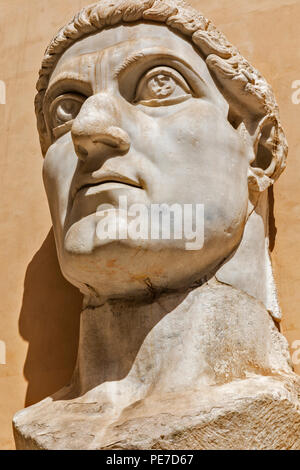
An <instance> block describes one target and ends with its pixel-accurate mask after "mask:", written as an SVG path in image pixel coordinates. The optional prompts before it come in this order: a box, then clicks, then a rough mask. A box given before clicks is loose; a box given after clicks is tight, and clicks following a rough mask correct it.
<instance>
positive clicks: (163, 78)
mask: <svg viewBox="0 0 300 470" xmlns="http://www.w3.org/2000/svg"><path fill="white" fill-rule="evenodd" d="M191 96H192V92H191V89H190V87H189V86H188V84H187V82H186V81H185V79H184V78H183V77H182V75H181V74H180V73H179V72H177V70H174V69H172V68H171V67H155V68H154V69H151V70H149V71H148V72H147V73H146V74H145V75H144V76H143V77H142V79H141V80H140V82H139V84H138V86H137V91H136V96H135V99H134V103H136V104H143V105H147V106H168V105H170V104H177V103H180V102H182V101H184V100H186V99H188V98H190V97H191Z"/></svg>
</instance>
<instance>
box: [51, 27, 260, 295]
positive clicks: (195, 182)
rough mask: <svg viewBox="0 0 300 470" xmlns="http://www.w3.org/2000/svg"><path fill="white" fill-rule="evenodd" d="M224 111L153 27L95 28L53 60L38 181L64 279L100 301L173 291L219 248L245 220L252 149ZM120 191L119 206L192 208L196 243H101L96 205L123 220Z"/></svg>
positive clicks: (189, 56)
mask: <svg viewBox="0 0 300 470" xmlns="http://www.w3.org/2000/svg"><path fill="white" fill-rule="evenodd" d="M228 109H229V106H228V103H227V102H226V100H225V99H224V97H223V95H222V93H221V92H220V91H219V90H218V88H217V86H216V85H215V83H214V80H213V78H212V77H211V75H210V73H209V71H208V68H207V66H206V64H205V61H204V60H203V59H202V58H201V56H200V54H199V53H198V52H197V51H196V50H195V49H194V47H193V45H192V44H191V43H190V42H189V41H187V40H186V39H183V38H182V37H181V36H179V35H176V34H175V33H174V32H171V31H170V30H169V29H168V28H167V27H166V26H164V25H150V24H149V25H147V24H138V25H133V26H123V25H121V26H117V27H115V28H111V29H106V30H104V31H102V32H100V33H97V34H95V35H93V36H90V37H87V38H84V39H82V40H80V41H78V42H77V43H76V44H75V45H73V46H72V47H70V48H69V49H68V50H67V51H66V52H65V53H64V54H63V55H62V57H61V59H60V60H59V62H58V64H57V66H56V68H55V70H54V72H53V74H52V76H51V80H50V83H49V86H48V90H47V93H46V97H45V104H44V114H45V118H46V122H47V126H48V127H49V129H50V130H51V132H52V134H53V142H52V145H51V146H50V147H49V149H48V151H47V154H46V157H45V163H44V182H45V187H46V191H47V195H48V199H49V204H50V209H51V214H52V219H53V226H54V233H55V238H56V243H57V250H58V256H59V260H60V264H61V267H62V271H63V273H64V275H65V276H66V277H67V278H68V279H69V280H70V281H71V282H72V283H73V284H75V285H77V286H78V287H80V288H81V290H82V291H83V292H89V289H90V287H91V288H92V289H93V290H96V291H97V293H98V294H100V295H104V296H118V295H120V296H122V295H130V294H133V295H136V294H137V293H142V292H144V291H147V290H148V289H149V288H150V289H155V288H159V289H160V288H178V287H183V286H184V285H189V284H190V283H191V282H194V281H196V280H197V279H199V278H201V277H203V275H205V273H207V272H208V270H209V269H211V268H213V267H215V266H217V265H219V264H220V263H222V262H223V261H224V260H225V259H226V257H228V256H229V255H230V254H231V252H232V251H233V249H234V248H235V247H236V246H237V244H238V243H239V241H240V240H241V237H242V233H243V228H244V224H245V219H246V216H247V210H248V187H247V170H248V166H249V154H251V156H252V153H251V151H250V150H249V147H248V144H247V143H246V141H245V139H244V138H243V134H242V132H241V130H240V129H238V130H237V129H235V128H234V127H233V126H232V125H231V124H230V123H229V121H228ZM120 196H124V197H126V200H127V203H128V206H130V205H131V204H135V203H138V204H143V205H145V207H150V206H151V205H152V204H163V203H165V204H168V205H172V204H175V203H178V204H181V205H183V204H193V205H195V204H204V211H205V212H204V214H205V216H204V235H205V240H204V245H203V247H202V248H201V249H199V250H196V251H190V250H187V249H186V248H185V245H184V243H182V242H180V241H178V240H172V239H171V240H164V241H163V242H161V241H159V240H151V239H149V240H144V241H139V240H136V239H133V238H130V237H129V238H127V239H124V240H118V241H110V242H107V240H102V239H101V238H99V237H98V236H97V226H98V223H99V220H100V218H101V207H103V205H105V204H110V205H111V206H112V207H113V208H114V210H113V211H112V212H111V214H112V217H114V218H115V219H116V220H117V221H118V223H121V224H122V223H125V222H124V220H125V219H124V220H123V221H122V220H121V219H122V218H123V217H124V214H123V213H122V211H120V210H119V198H120ZM99 211H100V212H99ZM102 215H103V212H102ZM120 220H121V222H120ZM88 286H90V287H88Z"/></svg>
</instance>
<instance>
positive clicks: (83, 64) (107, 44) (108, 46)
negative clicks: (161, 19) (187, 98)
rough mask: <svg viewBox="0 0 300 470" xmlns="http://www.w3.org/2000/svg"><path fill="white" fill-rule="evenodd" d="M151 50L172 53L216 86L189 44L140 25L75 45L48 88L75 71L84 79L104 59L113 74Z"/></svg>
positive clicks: (159, 29)
mask: <svg viewBox="0 0 300 470" xmlns="http://www.w3.org/2000/svg"><path fill="white" fill-rule="evenodd" d="M151 49H153V53H156V54H161V55H162V56H163V55H169V54H172V55H173V56H174V57H178V58H179V59H182V60H184V61H186V62H188V63H189V64H190V65H191V66H192V67H193V68H194V69H195V70H196V71H197V72H198V73H199V74H201V76H202V77H203V78H204V79H206V80H207V81H209V82H211V84H213V81H212V79H211V76H210V73H209V71H208V68H207V66H206V63H205V61H204V60H203V59H202V57H201V55H200V53H199V52H198V51H196V50H195V48H194V46H193V44H192V43H191V42H190V41H188V40H186V39H184V38H183V37H181V36H180V35H178V34H176V33H175V32H173V31H171V30H170V29H169V28H168V27H167V26H164V25H156V24H145V23H141V24H135V25H119V26H117V27H112V28H107V29H104V30H103V31H100V32H98V33H96V34H93V35H91V36H88V37H86V38H84V39H81V40H79V41H78V42H76V43H75V44H74V45H72V46H71V47H70V48H69V49H68V50H67V51H66V52H65V53H64V54H63V55H62V57H61V58H60V59H59V61H58V63H57V65H56V67H55V69H54V71H53V73H52V76H51V79H50V82H49V86H51V84H52V83H53V82H54V81H56V79H57V76H58V75H60V76H61V75H63V74H69V73H72V72H76V73H77V74H78V73H79V74H80V75H82V76H85V75H86V74H88V75H89V76H91V72H93V70H92V69H93V68H94V67H95V66H96V65H97V64H98V63H99V62H101V61H103V59H105V62H106V63H107V67H108V68H109V69H110V70H111V71H112V72H113V70H114V69H117V68H118V66H119V65H120V64H121V62H122V61H124V60H125V59H126V58H127V57H129V56H130V55H131V54H134V53H137V54H139V53H141V54H143V52H146V51H150V50H151ZM83 78H84V77H83Z"/></svg>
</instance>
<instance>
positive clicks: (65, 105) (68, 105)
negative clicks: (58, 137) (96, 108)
mask: <svg viewBox="0 0 300 470" xmlns="http://www.w3.org/2000/svg"><path fill="white" fill-rule="evenodd" d="M81 104H82V103H81V102H79V101H77V100H75V99H70V98H69V99H68V98H66V99H64V100H62V101H61V102H60V103H59V105H58V106H57V108H56V122H57V124H58V125H60V124H63V123H65V122H68V121H71V120H72V119H74V118H75V117H76V116H77V114H78V113H79V111H80V107H81Z"/></svg>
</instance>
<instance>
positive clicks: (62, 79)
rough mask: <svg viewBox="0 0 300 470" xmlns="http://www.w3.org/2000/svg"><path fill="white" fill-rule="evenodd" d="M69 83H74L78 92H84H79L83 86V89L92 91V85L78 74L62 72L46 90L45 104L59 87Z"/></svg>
mask: <svg viewBox="0 0 300 470" xmlns="http://www.w3.org/2000/svg"><path fill="white" fill-rule="evenodd" d="M66 81H67V82H70V83H72V85H74V86H75V87H77V89H74V91H76V92H82V90H81V91H80V90H79V86H80V85H81V86H82V88H86V89H87V88H89V89H90V91H92V90H91V85H90V83H89V82H88V81H85V80H83V79H82V77H81V76H80V75H79V74H78V73H76V72H70V71H65V72H61V73H59V74H58V75H57V77H55V79H54V80H53V82H52V83H51V84H50V85H49V87H48V88H47V90H46V93H45V97H44V103H45V102H47V100H48V99H49V98H50V99H51V95H52V94H53V90H54V89H55V88H57V87H58V86H59V84H63V83H64V84H65V83H66Z"/></svg>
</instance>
